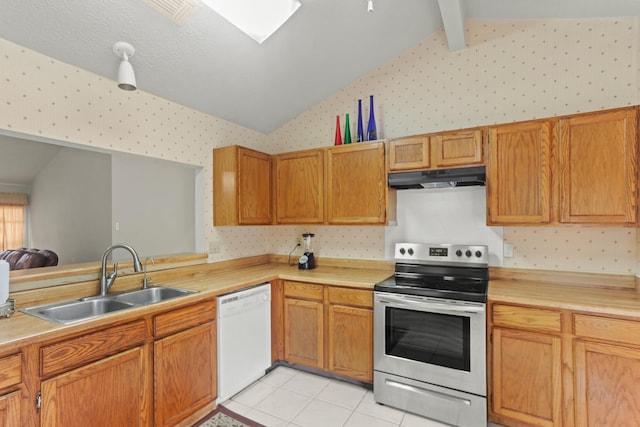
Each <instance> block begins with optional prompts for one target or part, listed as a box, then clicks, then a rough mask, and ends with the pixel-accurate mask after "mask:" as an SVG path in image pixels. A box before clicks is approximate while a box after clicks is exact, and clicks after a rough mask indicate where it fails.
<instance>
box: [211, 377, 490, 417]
mask: <svg viewBox="0 0 640 427" xmlns="http://www.w3.org/2000/svg"><path fill="white" fill-rule="evenodd" d="M223 405H224V406H226V407H227V408H229V409H231V410H232V411H234V412H237V413H238V414H240V415H244V416H245V417H247V418H250V419H252V420H254V421H257V422H259V423H261V424H264V425H265V426H267V427H445V425H444V424H442V423H439V422H436V421H433V420H429V419H426V418H422V417H419V416H416V415H413V414H410V413H406V412H404V411H400V410H397V409H394V408H391V407H388V406H383V405H378V404H377V403H375V402H374V400H373V392H372V391H371V390H367V389H366V388H363V387H360V386H357V385H354V384H350V383H346V382H343V381H339V380H334V379H330V378H325V377H321V376H318V375H313V374H310V373H307V372H302V371H298V370H295V369H291V368H288V367H285V366H279V367H277V368H276V369H274V370H273V371H271V372H269V373H268V374H267V375H265V376H264V377H262V378H261V379H259V380H258V381H256V382H255V383H253V384H252V385H250V386H249V387H247V388H246V389H244V390H243V391H241V392H240V393H238V394H237V395H235V396H233V397H232V398H231V399H229V400H227V401H226V402H223ZM493 426H495V425H493ZM495 427H499V426H495Z"/></svg>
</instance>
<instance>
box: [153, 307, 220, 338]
mask: <svg viewBox="0 0 640 427" xmlns="http://www.w3.org/2000/svg"><path fill="white" fill-rule="evenodd" d="M215 319H216V301H215V300H210V301H205V302H202V303H199V304H194V305H192V306H189V307H185V308H180V309H178V310H173V311H170V312H168V313H162V314H159V315H157V316H156V317H154V319H153V326H154V328H153V331H154V333H153V335H154V336H155V337H156V338H158V337H165V336H167V335H171V334H174V333H176V332H179V331H183V330H185V329H189V328H192V327H194V326H198V325H201V324H203V323H206V322H211V321H212V320H215Z"/></svg>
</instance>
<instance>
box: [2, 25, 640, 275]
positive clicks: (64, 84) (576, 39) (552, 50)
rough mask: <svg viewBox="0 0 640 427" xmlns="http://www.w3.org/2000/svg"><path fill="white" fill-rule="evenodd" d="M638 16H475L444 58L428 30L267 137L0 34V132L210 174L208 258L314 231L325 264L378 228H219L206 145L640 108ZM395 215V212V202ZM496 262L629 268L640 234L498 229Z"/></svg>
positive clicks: (380, 251)
mask: <svg viewBox="0 0 640 427" xmlns="http://www.w3.org/2000/svg"><path fill="white" fill-rule="evenodd" d="M639 19H640V18H625V19H582V20H532V21H496V22H493V21H492V22H483V21H470V22H468V24H467V44H468V46H467V48H466V49H463V50H460V51H457V52H449V50H448V49H447V44H446V39H445V34H444V32H443V31H439V32H436V33H434V34H432V35H431V36H429V37H427V38H426V39H425V40H423V41H421V42H420V43H418V44H417V45H416V46H415V47H413V48H411V49H409V50H408V51H406V52H404V53H403V54H401V55H399V56H398V57H396V58H395V59H393V60H392V61H390V62H388V63H386V64H384V65H382V66H380V67H379V68H377V69H376V70H374V71H373V72H372V73H370V74H368V75H365V76H362V77H361V78H360V79H358V80H357V81H355V82H353V83H352V84H351V85H349V86H348V87H346V88H344V89H343V90H341V91H339V92H337V93H335V94H333V95H331V96H329V97H328V98H327V99H326V100H324V101H322V102H321V103H319V104H318V105H316V106H315V107H313V108H311V109H310V110H308V111H306V112H304V113H302V114H301V115H300V116H299V117H297V118H295V119H294V120H292V121H291V122H289V123H287V124H285V125H284V126H283V127H281V128H280V129H278V130H277V131H275V132H273V133H272V134H270V135H263V134H260V133H257V132H254V131H251V130H249V129H246V128H243V127H241V126H238V125H235V124H233V123H229V122H227V121H224V120H222V119H220V118H217V117H213V116H210V115H207V114H204V113H201V112H198V111H195V110H192V109H190V108H187V107H183V106H181V105H178V104H175V103H172V102H170V101H167V100H165V99H162V98H159V97H156V96H154V95H152V94H148V93H145V92H142V91H136V92H133V93H128V92H123V91H120V90H118V89H117V88H116V87H115V84H114V82H113V81H112V80H109V79H105V78H103V77H100V76H96V75H94V74H92V73H89V72H86V71H84V70H80V69H77V68H75V67H72V66H69V65H68V64H64V63H62V62H59V61H56V60H53V59H51V58H48V57H46V56H43V55H40V54H38V53H36V52H33V51H31V50H28V49H25V48H23V47H21V46H18V45H15V44H13V43H11V42H9V41H7V40H4V39H0V129H4V130H7V131H11V132H16V133H23V134H27V135H35V136H38V137H45V138H51V139H55V140H60V141H63V142H65V143H75V144H81V145H87V146H90V147H95V148H100V149H113V150H116V151H124V152H131V153H135V154H142V155H147V156H151V157H156V158H164V159H170V160H175V161H179V162H183V163H188V164H192V165H198V166H202V167H203V168H204V182H205V189H204V193H205V194H204V201H203V206H204V213H203V216H204V219H205V224H204V228H205V229H204V230H203V231H202V233H203V235H204V240H205V247H208V243H209V242H210V241H213V240H217V241H219V242H220V244H221V249H222V250H221V252H220V253H219V254H215V255H211V257H210V258H211V259H212V260H222V259H230V258H236V257H240V256H249V255H255V254H261V253H265V252H273V253H279V254H285V255H286V254H288V253H289V252H290V251H291V249H292V248H293V247H294V245H295V239H296V237H297V236H298V235H299V234H301V233H302V232H305V231H311V232H316V233H317V238H316V241H315V243H316V252H317V253H318V255H319V256H325V257H336V258H361V259H374V260H376V259H378V260H380V259H384V254H385V229H384V227H329V226H311V227H302V226H277V227H213V225H212V220H211V218H212V211H211V207H212V199H211V193H212V184H211V177H212V169H211V161H212V155H211V150H212V148H214V147H220V146H226V145H230V144H239V145H244V146H248V147H251V148H255V149H258V150H262V151H265V152H268V153H279V152H284V151H293V150H298V149H306V148H311V147H321V146H328V145H331V144H332V141H333V135H334V132H335V128H334V126H335V116H336V115H341V116H342V121H344V114H345V113H350V116H351V118H352V123H351V128H352V129H355V128H356V126H355V125H356V124H355V119H356V108H357V100H358V99H363V100H364V102H363V103H364V114H365V120H366V117H367V116H368V97H369V95H374V101H375V116H376V119H377V127H378V132H379V137H381V138H392V137H399V136H404V135H411V134H418V133H425V132H434V131H440V130H447V129H457V128H464V127H470V126H476V125H486V124H492V123H503V122H509V121H519V120H527V119H532V118H538V117H547V116H554V115H562V114H571V113H576V112H581V111H592V110H598V109H607V108H614V107H621V106H626V105H634V104H638V101H639V98H640V97H639V93H638V91H639V90H640V84H639V80H640V79H639V77H640V69H639V65H638V54H639V53H640V52H639V50H640V43H639V35H638V28H639ZM398 208H399V209H402V206H399V207H398ZM504 239H505V241H507V242H510V243H512V244H513V245H514V257H513V258H505V259H504V265H505V266H508V267H517V268H539V269H552V270H568V271H595V272H603V273H614V274H634V273H636V272H638V271H640V270H639V268H638V264H640V262H639V261H638V253H639V251H638V247H639V246H640V240H639V238H638V236H637V232H636V230H635V229H620V228H589V227H579V228H578V227H572V228H560V227H553V228H547V227H530V228H521V227H505V228H504Z"/></svg>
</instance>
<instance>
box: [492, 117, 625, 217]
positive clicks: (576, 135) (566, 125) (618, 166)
mask: <svg viewBox="0 0 640 427" xmlns="http://www.w3.org/2000/svg"><path fill="white" fill-rule="evenodd" d="M636 129H637V111H636V108H635V107H632V108H626V109H620V110H612V111H603V112H598V113H590V114H582V115H577V116H572V117H565V118H560V119H548V120H540V121H532V122H524V123H516V124H509V125H499V126H494V127H491V128H490V129H489V143H488V147H489V150H488V151H489V155H488V161H487V223H488V224H489V225H515V224H562V223H588V224H619V225H634V224H636V217H637V213H636V210H637V191H638V188H637V174H638V165H637V134H636Z"/></svg>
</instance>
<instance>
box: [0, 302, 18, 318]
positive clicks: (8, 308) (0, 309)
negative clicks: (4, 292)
mask: <svg viewBox="0 0 640 427" xmlns="http://www.w3.org/2000/svg"><path fill="white" fill-rule="evenodd" d="M15 311H16V300H14V299H8V300H7V302H5V303H4V304H0V317H9V316H11V315H12V314H13V313H15Z"/></svg>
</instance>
